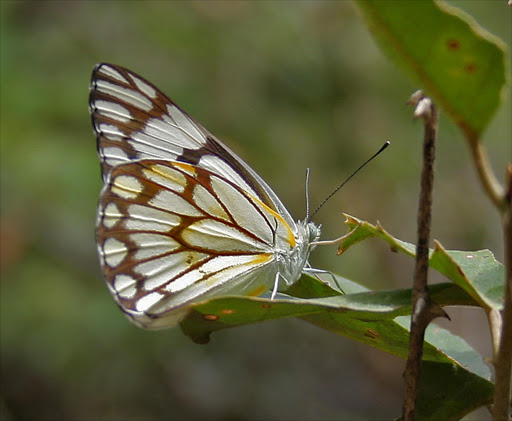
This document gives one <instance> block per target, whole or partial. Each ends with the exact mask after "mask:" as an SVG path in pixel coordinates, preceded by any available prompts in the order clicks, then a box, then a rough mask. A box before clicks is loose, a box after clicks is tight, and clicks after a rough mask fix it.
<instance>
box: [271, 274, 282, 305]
mask: <svg viewBox="0 0 512 421" xmlns="http://www.w3.org/2000/svg"><path fill="white" fill-rule="evenodd" d="M280 276H281V274H280V273H279V272H277V273H276V276H275V278H274V288H272V295H271V296H270V299H271V300H273V299H274V297H275V296H276V294H277V290H278V288H279V277H280Z"/></svg>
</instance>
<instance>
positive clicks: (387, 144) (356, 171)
mask: <svg viewBox="0 0 512 421" xmlns="http://www.w3.org/2000/svg"><path fill="white" fill-rule="evenodd" d="M390 144H391V142H390V141H389V140H386V143H384V145H382V147H381V148H380V149H379V150H378V151H377V152H376V153H375V154H373V156H372V157H371V158H369V159H367V160H366V161H365V162H364V163H363V164H362V165H361V166H360V167H359V168H358V169H357V170H355V171H354V172H353V173H352V174H350V175H349V176H348V177H347V179H346V180H345V181H344V182H343V183H341V184H340V185H339V186H338V187H336V188H335V189H334V191H333V192H332V193H331V194H330V195H329V196H327V197H326V198H325V199H324V200H323V201H322V203H320V204H319V205H318V207H317V208H316V209H315V211H314V212H313V213H312V214H311V218H308V219H307V220H308V221H310V220H311V219H312V218H313V216H315V215H316V213H317V212H318V211H319V210H320V208H321V207H322V206H323V205H324V204H325V202H327V201H328V200H329V199H330V198H331V197H333V196H334V195H335V194H336V193H337V192H338V190H339V189H341V188H342V187H343V186H344V185H345V184H346V183H347V181H348V180H350V179H351V178H352V177H353V176H354V175H356V174H357V173H358V172H359V171H360V170H361V169H362V168H363V167H364V166H365V165H366V164H368V163H369V162H370V161H371V160H372V159H373V158H375V157H376V156H377V155H378V154H380V153H381V152H382V151H383V150H384V149H386V148H387V147H388V146H389V145H390ZM307 178H308V177H307V176H306V180H307ZM306 197H308V194H307V193H306ZM308 202H309V200H308ZM308 214H309V212H308Z"/></svg>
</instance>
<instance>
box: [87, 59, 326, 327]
mask: <svg viewBox="0 0 512 421" xmlns="http://www.w3.org/2000/svg"><path fill="white" fill-rule="evenodd" d="M90 89H91V92H90V100H89V105H90V111H91V116H92V122H93V126H94V130H95V132H96V136H97V140H98V143H97V147H98V154H99V157H100V161H101V170H102V176H103V182H104V185H103V188H102V190H101V194H100V201H99V205H98V212H97V221H96V225H97V235H96V237H97V247H98V254H99V258H100V264H101V267H102V270H103V273H104V276H105V280H106V283H107V285H108V287H109V290H110V292H111V294H112V296H113V297H114V299H115V300H116V302H117V304H118V305H119V306H120V308H121V309H122V310H123V311H124V312H125V314H126V315H127V316H128V317H129V319H130V320H131V321H132V322H133V323H135V324H136V325H138V326H140V327H144V328H147V329H160V328H165V327H170V326H173V325H174V324H176V323H177V322H178V321H179V320H180V319H182V318H183V317H184V316H185V315H186V314H187V312H188V311H189V310H190V309H191V305H193V304H196V303H198V302H201V301H203V300H205V299H207V298H211V297H213V296H220V295H230V294H237V295H238V294H243V295H259V294H261V293H263V292H264V291H266V290H268V289H271V288H273V294H275V292H276V291H277V287H278V285H279V283H280V282H281V281H283V282H284V283H285V284H287V285H291V284H292V283H294V282H296V281H297V280H298V279H299V277H300V275H301V273H302V271H303V269H304V267H305V266H306V265H307V259H308V256H309V253H310V252H311V249H312V248H313V246H314V242H315V241H316V240H317V239H318V238H319V236H320V229H319V227H318V226H316V225H315V224H313V223H312V222H307V221H299V222H295V221H294V220H293V218H292V217H291V216H290V214H289V212H288V211H287V210H286V208H285V207H284V205H283V204H282V203H281V201H280V200H279V198H278V197H277V195H276V194H275V193H274V192H273V191H272V189H271V188H270V187H269V186H268V185H267V184H266V183H265V181H264V180H263V179H262V178H261V177H260V176H259V175H258V174H257V173H256V172H255V171H254V170H253V169H251V168H250V167H249V166H248V165H247V164H246V163H245V162H244V161H243V160H242V159H240V158H239V157H238V156H236V154H235V153H234V152H232V151H231V150H229V148H228V147H227V146H225V145H224V144H222V142H220V141H219V140H218V139H217V138H215V137H214V136H213V135H212V134H210V133H209V132H208V131H207V130H206V129H205V128H204V127H202V126H201V125H200V124H199V123H197V122H196V121H194V120H193V119H192V118H191V117H190V116H188V115H187V114H186V113H185V112H184V111H183V110H182V109H181V108H179V107H178V106H177V105H176V104H174V103H173V102H172V101H171V100H170V99H169V98H167V97H166V96H165V95H164V94H163V93H162V92H160V91H159V90H158V89H157V88H156V87H154V86H153V85H152V84H150V83H149V82H148V81H146V80H144V79H143V78H141V77H140V76H138V75H136V74H134V73H133V72H131V71H129V70H127V69H125V68H123V67H120V66H116V65H112V64H106V63H102V64H99V65H97V66H96V67H95V69H94V71H93V75H92V81H91V88H90Z"/></svg>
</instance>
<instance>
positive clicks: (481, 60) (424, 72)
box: [356, 0, 509, 140]
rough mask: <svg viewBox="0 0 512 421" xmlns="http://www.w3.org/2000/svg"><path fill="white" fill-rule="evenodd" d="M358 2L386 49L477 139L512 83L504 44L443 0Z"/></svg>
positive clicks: (368, 0)
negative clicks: (508, 84)
mask: <svg viewBox="0 0 512 421" xmlns="http://www.w3.org/2000/svg"><path fill="white" fill-rule="evenodd" d="M356 4H357V5H358V6H359V9H360V11H361V12H362V15H363V17H364V19H365V21H366V23H367V25H368V27H369V28H370V30H371V32H372V34H373V36H374V37H375V40H376V41H377V43H378V44H379V46H380V48H381V49H382V50H383V51H384V52H385V53H387V55H388V56H389V58H390V59H392V60H393V61H394V62H395V64H396V65H397V66H398V67H400V68H401V69H402V70H404V71H405V72H406V73H407V74H408V75H409V77H410V78H411V79H412V80H413V81H414V83H417V84H418V85H419V87H420V88H421V89H423V90H424V91H425V92H426V93H427V95H429V96H430V97H431V98H433V100H434V101H435V102H436V103H437V104H438V105H439V106H441V107H442V108H443V109H444V110H445V111H446V113H447V114H449V115H450V116H451V118H452V119H453V120H454V121H455V123H456V124H457V125H458V126H459V127H460V128H461V129H462V131H463V132H464V133H465V135H466V137H468V139H471V140H477V139H478V137H479V136H480V134H481V132H482V131H483V130H484V128H485V127H486V126H487V124H488V123H489V121H490V119H491V117H492V116H493V114H494V112H495V111H496V109H497V108H498V106H499V104H500V98H501V96H502V94H503V93H504V91H505V89H504V88H505V84H506V83H508V82H509V81H508V73H509V72H508V71H507V69H506V66H507V64H506V63H507V60H506V58H505V48H506V47H505V46H504V43H503V42H502V41H501V40H499V39H497V38H496V37H494V36H492V35H491V34H489V33H488V32H487V31H485V30H484V29H483V28H482V27H480V26H479V25H478V24H477V23H476V22H475V20H474V19H473V18H472V17H471V16H469V15H467V14H466V13H464V12H462V11H461V10H459V9H457V8H455V7H452V6H448V5H447V4H446V3H444V2H441V1H435V2H433V1H427V0H424V1H410V2H407V1H393V2H389V1H380V0H363V1H359V2H356ZM504 13H505V11H504Z"/></svg>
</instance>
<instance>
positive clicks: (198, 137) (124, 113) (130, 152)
mask: <svg viewBox="0 0 512 421" xmlns="http://www.w3.org/2000/svg"><path fill="white" fill-rule="evenodd" d="M89 104H90V109H91V115H92V121H93V126H94V128H95V131H96V134H97V138H98V153H99V156H100V160H101V163H102V174H103V177H104V179H105V178H106V176H107V175H108V173H109V171H110V170H111V169H112V168H113V167H115V166H117V165H121V164H123V163H126V162H130V161H132V160H137V159H163V160H167V161H174V160H177V161H183V162H187V163H190V164H193V165H198V166H201V167H202V168H205V169H209V170H210V171H212V172H213V173H216V174H219V175H222V176H224V177H225V178H227V179H228V180H230V181H232V182H234V183H235V184H237V185H238V186H240V187H241V188H243V189H244V190H246V191H251V192H252V193H253V194H254V195H255V196H257V197H259V198H260V200H262V201H263V202H264V203H265V204H266V205H267V206H269V207H271V208H272V209H274V210H276V211H277V212H279V213H280V214H281V215H282V216H283V217H284V219H285V220H286V222H287V223H288V224H290V225H292V224H294V221H293V219H292V218H291V216H290V215H289V213H288V211H287V210H286V208H285V207H284V205H283V204H282V203H281V201H280V200H279V198H278V197H277V195H276V194H275V193H274V192H273V191H272V189H271V188H270V187H269V186H268V185H267V184H266V183H265V181H264V180H263V179H262V178H261V177H260V176H259V175H258V174H257V173H256V172H255V171H254V170H253V169H252V168H250V167H249V166H248V165H247V164H246V163H245V162H244V161H243V160H242V159H240V158H239V157H238V156H237V155H236V154H235V153H234V152H232V151H231V150H230V149H229V148H228V147H227V146H226V145H224V144H223V143H222V142H220V141H219V140H218V139H217V138H216V137H215V136H213V135H212V134H211V133H210V132H209V131H208V130H206V129H205V128H204V127H203V126H201V124H199V123H197V122H196V121H195V120H194V119H192V118H191V117H190V116H189V115H188V114H187V113H186V112H185V111H183V110H182V109H181V108H180V107H179V106H178V105H176V104H175V103H174V102H173V101H171V100H170V99H169V98H168V97H167V96H165V95H164V94H163V93H162V92H161V91H160V90H159V89H157V88H156V87H155V86H153V85H152V84H151V83H150V82H148V81H147V80H145V79H143V78H142V77H141V76H138V75H136V74H135V73H133V72H131V71H129V70H127V69H125V68H123V67H120V66H116V65H113V64H107V63H102V64H99V65H97V66H96V68H95V69H94V71H93V76H92V81H91V93H90V100H89Z"/></svg>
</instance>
